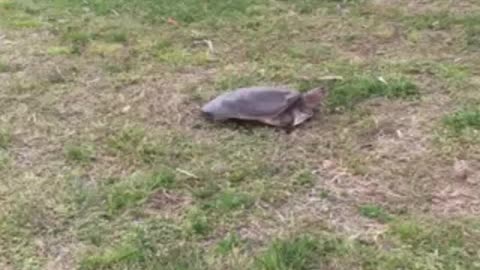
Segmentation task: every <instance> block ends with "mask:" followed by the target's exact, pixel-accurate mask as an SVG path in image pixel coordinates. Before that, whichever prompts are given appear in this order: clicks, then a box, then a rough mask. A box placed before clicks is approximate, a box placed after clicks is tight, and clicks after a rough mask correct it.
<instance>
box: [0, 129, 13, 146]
mask: <svg viewBox="0 0 480 270" xmlns="http://www.w3.org/2000/svg"><path fill="white" fill-rule="evenodd" d="M11 141H12V134H11V133H10V131H9V130H8V129H0V148H3V149H7V148H8V146H9V145H10V143H11Z"/></svg>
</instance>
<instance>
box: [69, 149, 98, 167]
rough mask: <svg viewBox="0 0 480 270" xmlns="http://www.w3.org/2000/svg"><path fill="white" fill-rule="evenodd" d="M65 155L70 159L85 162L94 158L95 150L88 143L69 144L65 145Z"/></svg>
mask: <svg viewBox="0 0 480 270" xmlns="http://www.w3.org/2000/svg"><path fill="white" fill-rule="evenodd" d="M65 156H66V158H67V159H68V160H70V161H74V162H78V163H86V162H89V161H92V160H93V159H94V158H95V151H94V149H93V148H92V147H91V146H88V145H69V146H67V147H65Z"/></svg>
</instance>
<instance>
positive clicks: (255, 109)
mask: <svg viewBox="0 0 480 270" xmlns="http://www.w3.org/2000/svg"><path fill="white" fill-rule="evenodd" d="M326 94H327V91H326V89H325V88H323V87H320V88H315V89H312V90H310V91H308V92H306V93H300V92H298V91H296V90H293V89H291V88H288V87H286V86H257V87H247V88H238V89H234V90H232V91H229V92H226V93H224V94H222V95H220V96H218V97H216V98H215V99H213V100H211V101H210V102H208V103H207V104H205V105H204V106H203V107H202V112H203V113H204V115H206V116H207V117H208V118H210V119H212V120H214V121H225V120H229V119H235V120H248V121H256V122H260V123H263V124H267V125H271V126H277V127H285V128H288V127H290V128H293V127H296V126H298V125H300V124H302V123H303V122H305V121H306V120H308V119H309V118H311V117H312V116H313V112H314V109H315V108H316V107H317V106H319V105H320V104H321V103H322V101H323V100H324V98H325V96H326Z"/></svg>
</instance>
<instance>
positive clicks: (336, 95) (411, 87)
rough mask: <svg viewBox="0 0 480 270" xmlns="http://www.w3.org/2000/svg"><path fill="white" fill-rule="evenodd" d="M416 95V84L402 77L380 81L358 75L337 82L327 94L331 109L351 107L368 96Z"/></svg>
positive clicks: (417, 93) (393, 97) (406, 96)
mask: <svg viewBox="0 0 480 270" xmlns="http://www.w3.org/2000/svg"><path fill="white" fill-rule="evenodd" d="M418 95H419V91H418V88H417V86H416V85H415V84H414V83H412V82H411V81H409V80H407V79H404V78H392V79H389V78H386V80H385V79H384V81H382V80H381V79H378V78H372V77H369V76H359V77H356V78H352V79H350V80H348V81H345V82H341V83H339V84H337V85H336V86H335V88H334V89H333V90H331V93H330V94H329V98H328V104H329V106H330V107H331V108H333V109H352V108H353V107H354V106H355V105H356V104H358V103H359V102H362V101H364V100H367V99H370V98H375V97H385V98H388V99H395V98H401V99H405V98H411V97H415V96H418Z"/></svg>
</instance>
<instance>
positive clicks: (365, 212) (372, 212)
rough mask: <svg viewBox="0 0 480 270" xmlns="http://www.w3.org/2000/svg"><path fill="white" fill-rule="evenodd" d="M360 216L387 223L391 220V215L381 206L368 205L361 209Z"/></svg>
mask: <svg viewBox="0 0 480 270" xmlns="http://www.w3.org/2000/svg"><path fill="white" fill-rule="evenodd" d="M359 211H360V214H361V215H362V216H364V217H367V218H371V219H375V220H378V221H379V222H387V221H390V220H391V217H390V215H389V214H388V213H387V212H386V211H385V209H383V208H382V207H380V206H377V205H372V204H367V205H363V206H361V207H360V208H359Z"/></svg>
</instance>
